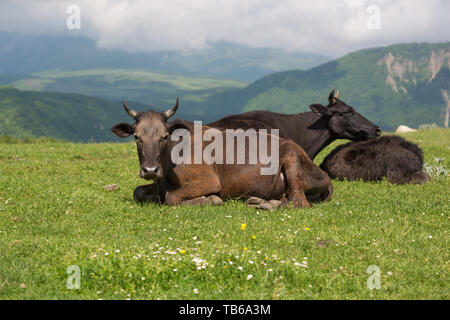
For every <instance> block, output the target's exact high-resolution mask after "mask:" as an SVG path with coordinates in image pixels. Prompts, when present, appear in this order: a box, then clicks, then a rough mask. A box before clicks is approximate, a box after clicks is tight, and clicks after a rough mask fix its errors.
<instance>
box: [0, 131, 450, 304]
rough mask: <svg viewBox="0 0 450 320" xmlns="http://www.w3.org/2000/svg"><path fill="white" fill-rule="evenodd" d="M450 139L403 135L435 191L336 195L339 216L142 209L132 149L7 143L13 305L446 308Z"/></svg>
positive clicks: (333, 212)
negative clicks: (375, 272)
mask: <svg viewBox="0 0 450 320" xmlns="http://www.w3.org/2000/svg"><path fill="white" fill-rule="evenodd" d="M449 135H450V134H449V132H448V130H447V129H432V130H427V131H419V132H417V133H408V134H403V135H402V136H404V137H405V138H406V139H408V140H409V141H412V142H414V143H417V144H418V145H419V146H420V147H421V148H422V149H423V151H424V156H425V162H426V165H425V167H427V168H428V172H429V174H430V176H431V181H430V182H429V183H427V184H425V185H393V184H390V183H388V182H386V181H383V182H376V183H375V182H371V183H367V182H362V181H356V182H348V181H342V182H340V181H333V186H334V194H333V198H332V200H331V201H330V202H325V203H321V204H316V205H314V206H313V208H308V209H279V210H274V211H265V210H258V209H253V208H248V207H246V206H245V203H244V201H242V200H234V201H227V202H225V204H224V205H223V206H219V207H217V206H187V207H180V206H174V207H170V206H167V205H158V204H144V205H140V204H137V203H135V202H134V201H133V198H132V192H133V189H134V188H135V187H136V186H137V185H139V184H140V183H141V182H140V180H141V179H140V178H139V176H138V174H137V172H138V159H137V154H136V150H135V149H136V147H135V144H134V143H97V144H78V143H69V142H57V141H47V140H45V139H38V140H31V139H30V141H28V142H27V143H25V142H24V141H22V140H19V139H17V140H15V141H10V142H9V143H5V142H3V143H1V144H0V147H1V150H2V154H1V157H0V169H1V176H0V241H1V244H2V245H1V246H0V250H1V252H0V254H1V256H2V260H1V262H0V263H1V266H0V278H1V279H2V283H1V284H0V286H1V288H0V294H1V297H2V298H3V299H127V298H131V299H448V298H449V296H448V281H447V280H448V278H447V274H448V248H447V237H448V212H450V203H449V201H450V199H449V197H448V190H449V188H450V181H449V180H450V179H449V177H448V172H449V167H448V160H447V159H450V150H449V146H448V142H449V140H450V136H449ZM343 142H344V141H343V140H340V141H338V142H336V143H334V144H333V145H331V146H329V147H327V148H326V149H325V150H323V151H322V152H321V153H320V154H319V155H318V156H317V157H316V159H315V162H316V163H317V164H320V162H321V161H322V159H323V158H324V157H325V155H326V154H327V153H329V151H331V149H333V148H334V147H335V146H336V145H338V144H340V143H343ZM113 184H116V186H117V187H116V190H106V189H105V186H109V185H113ZM112 189H114V188H112ZM72 265H76V266H78V267H79V268H80V270H81V282H80V289H79V290H71V289H68V288H67V286H66V283H67V280H68V277H69V274H68V273H67V270H68V267H69V266H72ZM371 265H376V266H378V267H379V268H380V273H381V283H380V285H381V289H379V290H376V289H373V290H370V289H368V285H367V281H368V278H369V277H370V274H367V273H366V271H367V269H368V267H369V266H371Z"/></svg>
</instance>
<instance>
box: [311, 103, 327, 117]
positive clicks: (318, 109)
mask: <svg viewBox="0 0 450 320" xmlns="http://www.w3.org/2000/svg"><path fill="white" fill-rule="evenodd" d="M309 108H310V109H311V110H312V112H314V113H316V114H318V115H319V116H330V115H331V113H330V111H329V110H328V108H327V107H325V106H323V105H321V104H312V105H310V106H309Z"/></svg>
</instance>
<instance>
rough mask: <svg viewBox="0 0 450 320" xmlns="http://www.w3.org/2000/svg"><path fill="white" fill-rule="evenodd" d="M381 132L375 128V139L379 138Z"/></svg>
mask: <svg viewBox="0 0 450 320" xmlns="http://www.w3.org/2000/svg"><path fill="white" fill-rule="evenodd" d="M381 132H382V130H381V128H376V129H375V135H376V136H377V137H379V136H380V135H381Z"/></svg>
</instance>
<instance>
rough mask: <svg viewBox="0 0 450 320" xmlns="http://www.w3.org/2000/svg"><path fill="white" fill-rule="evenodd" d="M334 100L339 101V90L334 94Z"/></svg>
mask: <svg viewBox="0 0 450 320" xmlns="http://www.w3.org/2000/svg"><path fill="white" fill-rule="evenodd" d="M334 98H335V99H338V98H339V90H336V93H335V94H334Z"/></svg>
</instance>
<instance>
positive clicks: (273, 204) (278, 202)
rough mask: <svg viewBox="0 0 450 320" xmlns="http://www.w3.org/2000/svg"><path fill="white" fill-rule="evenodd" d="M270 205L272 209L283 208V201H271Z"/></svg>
mask: <svg viewBox="0 0 450 320" xmlns="http://www.w3.org/2000/svg"><path fill="white" fill-rule="evenodd" d="M269 204H270V206H271V207H272V208H274V209H277V208H278V207H280V206H281V201H280V200H270V201H269Z"/></svg>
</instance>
